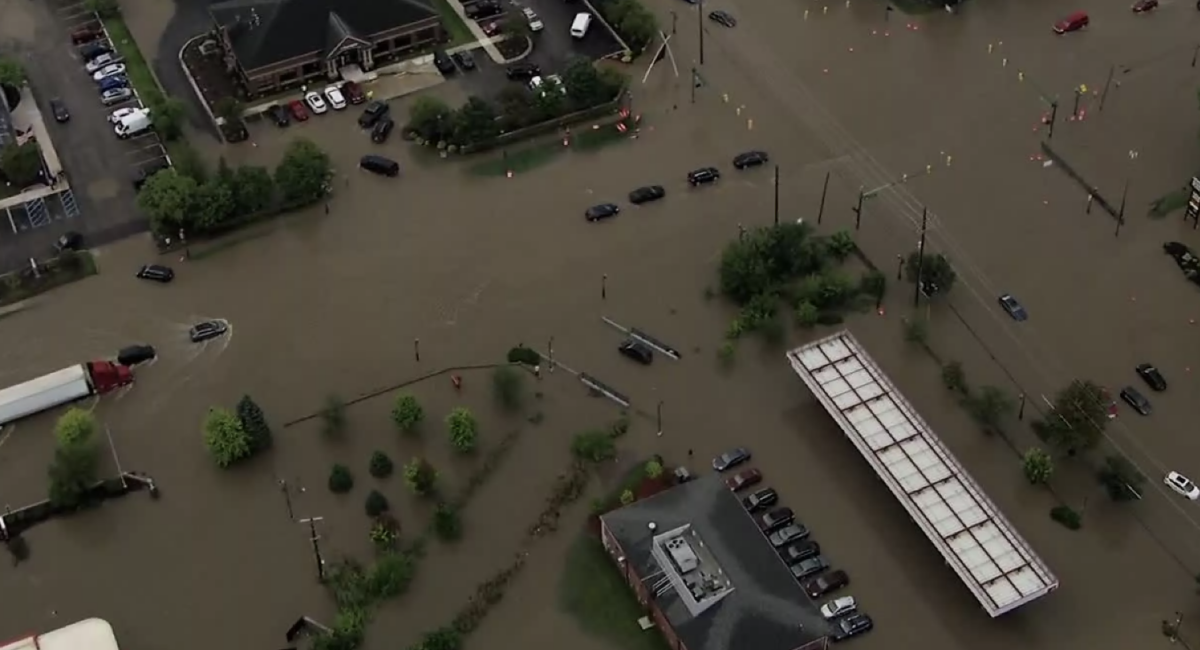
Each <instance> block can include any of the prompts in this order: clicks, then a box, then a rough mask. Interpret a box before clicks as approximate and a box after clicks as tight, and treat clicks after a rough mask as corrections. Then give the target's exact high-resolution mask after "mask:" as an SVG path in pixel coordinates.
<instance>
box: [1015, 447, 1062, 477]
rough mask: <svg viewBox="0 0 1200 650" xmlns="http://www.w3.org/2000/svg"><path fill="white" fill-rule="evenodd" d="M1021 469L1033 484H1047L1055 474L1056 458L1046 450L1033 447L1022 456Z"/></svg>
mask: <svg viewBox="0 0 1200 650" xmlns="http://www.w3.org/2000/svg"><path fill="white" fill-rule="evenodd" d="M1021 469H1022V470H1023V471H1024V472H1025V479H1026V480H1027V481H1029V483H1030V484H1031V485H1045V484H1046V483H1047V482H1048V481H1049V480H1050V477H1051V476H1053V475H1054V459H1053V458H1051V457H1050V454H1048V453H1046V452H1045V451H1044V450H1042V449H1038V448H1037V447H1032V448H1030V449H1028V450H1026V452H1025V455H1024V456H1022V458H1021Z"/></svg>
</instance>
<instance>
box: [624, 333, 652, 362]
mask: <svg viewBox="0 0 1200 650" xmlns="http://www.w3.org/2000/svg"><path fill="white" fill-rule="evenodd" d="M617 351H618V352H620V353H621V354H623V355H625V356H627V357H629V358H630V359H633V360H634V361H636V362H638V363H640V364H642V365H645V366H648V365H650V364H651V363H653V362H654V352H653V351H652V350H651V349H650V348H649V347H647V346H646V345H645V344H644V343H642V342H641V341H637V340H634V339H626V340H625V342H624V343H622V344H621V347H619V348H617Z"/></svg>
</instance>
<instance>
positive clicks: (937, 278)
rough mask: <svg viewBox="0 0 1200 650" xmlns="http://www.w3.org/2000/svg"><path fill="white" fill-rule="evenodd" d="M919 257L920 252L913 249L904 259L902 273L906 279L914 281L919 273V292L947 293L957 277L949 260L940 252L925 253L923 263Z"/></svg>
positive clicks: (928, 293) (928, 294) (933, 294)
mask: <svg viewBox="0 0 1200 650" xmlns="http://www.w3.org/2000/svg"><path fill="white" fill-rule="evenodd" d="M921 257H922V256H921V254H920V253H918V252H917V251H913V252H912V253H910V254H909V256H908V259H907V260H905V262H904V274H905V277H907V278H908V281H909V282H913V283H915V282H916V281H917V276H918V275H920V278H921V293H924V294H925V295H926V296H929V297H933V296H936V295H941V294H945V293H949V292H950V289H952V288H954V281H955V280H957V279H958V274H957V273H955V272H954V267H953V266H950V260H949V259H946V256H945V255H942V254H941V253H937V254H930V253H925V255H924V260H925V261H924V263H922V261H921Z"/></svg>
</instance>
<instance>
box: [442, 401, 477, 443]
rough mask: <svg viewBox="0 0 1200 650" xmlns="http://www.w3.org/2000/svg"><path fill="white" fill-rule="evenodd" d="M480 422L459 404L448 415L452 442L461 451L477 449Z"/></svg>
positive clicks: (447, 419) (448, 426) (447, 421)
mask: <svg viewBox="0 0 1200 650" xmlns="http://www.w3.org/2000/svg"><path fill="white" fill-rule="evenodd" d="M478 426H479V425H478V423H476V422H475V416H474V415H472V414H471V411H470V410H469V409H467V408H465V407H462V406H459V407H456V408H455V409H454V410H452V411H450V415H447V416H446V428H447V429H448V430H449V432H450V444H451V445H453V446H454V448H455V449H456V450H458V451H459V452H460V453H464V454H465V453H468V452H471V451H474V450H475V445H476V444H477V442H478V436H479V431H478Z"/></svg>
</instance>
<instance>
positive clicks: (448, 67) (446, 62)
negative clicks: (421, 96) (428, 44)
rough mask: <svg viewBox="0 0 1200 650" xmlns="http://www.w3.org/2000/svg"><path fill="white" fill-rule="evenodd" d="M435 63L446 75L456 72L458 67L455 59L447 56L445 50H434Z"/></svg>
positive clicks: (439, 70)
mask: <svg viewBox="0 0 1200 650" xmlns="http://www.w3.org/2000/svg"><path fill="white" fill-rule="evenodd" d="M433 65H434V67H436V68H437V69H438V72H440V73H442V74H444V75H447V74H454V71H455V70H457V69H458V68H456V67H454V61H453V60H451V58H450V57H448V56H446V51H445V50H434V51H433Z"/></svg>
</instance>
